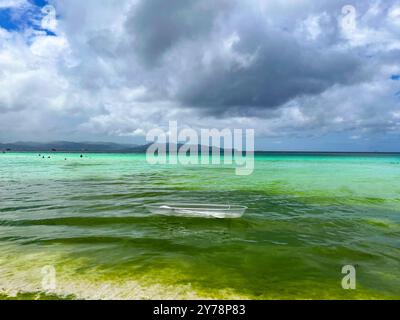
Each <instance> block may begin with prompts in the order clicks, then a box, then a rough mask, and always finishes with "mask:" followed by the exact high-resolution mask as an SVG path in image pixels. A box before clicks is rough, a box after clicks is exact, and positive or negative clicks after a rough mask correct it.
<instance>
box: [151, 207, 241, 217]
mask: <svg viewBox="0 0 400 320" xmlns="http://www.w3.org/2000/svg"><path fill="white" fill-rule="evenodd" d="M145 207H146V208H147V209H148V210H149V211H150V212H151V213H153V214H159V215H167V216H182V217H202V218H220V219H223V218H240V217H242V216H243V215H244V213H245V211H246V209H247V207H245V206H239V205H222V204H193V203H181V204H171V203H155V204H148V205H146V206H145Z"/></svg>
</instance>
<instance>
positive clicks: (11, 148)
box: [0, 141, 224, 153]
mask: <svg viewBox="0 0 400 320" xmlns="http://www.w3.org/2000/svg"><path fill="white" fill-rule="evenodd" d="M150 145H151V144H145V145H136V144H119V143H109V142H69V141H55V142H48V143H39V142H15V143H0V152H1V151H3V152H82V153H83V152H88V153H94V152H101V153H145V152H146V151H147V149H148V147H149V146H150ZM170 146H171V145H170V144H167V151H168V150H169V149H170ZM181 146H182V144H178V145H177V148H178V149H179V148H180V147H181ZM198 148H199V153H201V146H200V145H199V146H198ZM209 150H210V153H211V152H212V148H209ZM222 152H224V150H222Z"/></svg>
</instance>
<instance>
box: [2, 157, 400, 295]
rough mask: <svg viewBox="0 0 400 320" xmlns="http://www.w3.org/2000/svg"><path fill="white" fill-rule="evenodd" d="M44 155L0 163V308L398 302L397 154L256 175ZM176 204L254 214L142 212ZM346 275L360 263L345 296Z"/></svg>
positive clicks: (263, 164) (273, 161)
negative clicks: (39, 302) (212, 301)
mask: <svg viewBox="0 0 400 320" xmlns="http://www.w3.org/2000/svg"><path fill="white" fill-rule="evenodd" d="M49 155H50V154H49ZM47 156H48V154H46V157H47ZM50 156H51V158H50V159H48V158H45V159H43V158H41V157H39V156H38V154H30V153H19V154H17V153H6V154H0V299H1V298H3V299H4V298H10V297H11V298H12V297H22V298H28V299H30V298H49V297H51V298H54V297H56V298H68V299H71V298H79V299H172V298H182V299H190V298H245V299H246V298H247V299H292V298H293V299H315V298H319V299H321V298H322V299H338V298H339V299H342V298H344V299H362V298H378V299H387V298H394V299H399V298H400V268H399V266H400V156H399V155H386V156H323V155H319V156H317V155H303V156H302V155H270V156H257V157H256V161H255V171H254V173H253V175H251V176H236V175H235V171H234V168H233V167H231V166H222V165H221V166H173V165H164V166H159V165H149V164H147V163H146V159H145V155H124V154H86V155H85V157H84V158H83V159H81V158H79V155H78V154H51V155H50ZM65 158H66V160H65ZM182 201H184V202H194V203H203V202H205V203H210V202H211V203H222V204H241V205H245V206H248V207H249V209H248V210H247V212H246V214H245V216H244V217H243V218H240V219H207V218H187V217H173V216H155V215H151V214H150V213H149V212H148V211H147V210H146V209H145V208H144V205H145V204H149V203H155V202H182ZM344 265H356V270H357V274H356V280H357V289H356V290H343V289H342V287H341V280H342V277H343V276H344V275H342V274H341V268H342V266H344ZM45 266H52V267H54V270H55V275H56V276H55V279H56V286H55V287H53V288H50V289H49V288H46V287H44V286H43V284H42V281H43V274H42V271H43V270H42V268H43V267H45Z"/></svg>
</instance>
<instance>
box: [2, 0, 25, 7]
mask: <svg viewBox="0 0 400 320" xmlns="http://www.w3.org/2000/svg"><path fill="white" fill-rule="evenodd" d="M26 5H28V1H27V0H0V9H9V8H20V7H23V6H26Z"/></svg>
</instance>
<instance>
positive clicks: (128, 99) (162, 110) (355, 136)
mask: <svg viewBox="0 0 400 320" xmlns="http://www.w3.org/2000/svg"><path fill="white" fill-rule="evenodd" d="M171 120H174V121H178V125H179V127H180V128H184V127H191V128H194V129H200V128H210V129H211V128H217V129H224V128H229V129H234V128H243V129H244V128H252V129H254V130H255V134H256V149H258V150H304V151H400V140H399V138H400V1H397V0H383V1H379V0H354V1H351V0H346V1H342V0H337V1H331V0H319V1H317V0H246V1H245V0H168V1H166V0H85V1H82V0H68V1H66V0H49V1H44V0H40V1H39V0H0V142H13V141H55V140H71V141H113V142H122V143H144V142H145V138H144V137H145V134H146V132H148V131H149V130H151V129H154V128H157V127H161V128H166V127H167V126H168V122H169V121H171Z"/></svg>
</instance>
